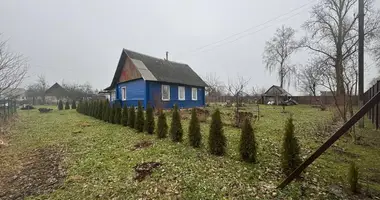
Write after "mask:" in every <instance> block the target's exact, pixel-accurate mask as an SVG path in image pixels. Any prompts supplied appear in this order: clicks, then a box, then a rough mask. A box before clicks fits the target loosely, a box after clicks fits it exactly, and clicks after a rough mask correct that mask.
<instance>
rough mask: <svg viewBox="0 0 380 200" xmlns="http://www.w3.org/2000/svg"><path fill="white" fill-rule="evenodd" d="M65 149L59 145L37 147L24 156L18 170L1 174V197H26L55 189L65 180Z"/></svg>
mask: <svg viewBox="0 0 380 200" xmlns="http://www.w3.org/2000/svg"><path fill="white" fill-rule="evenodd" d="M62 159H63V151H62V150H60V149H58V148H57V147H46V148H40V149H36V150H34V151H32V152H30V153H28V154H26V155H25V156H24V157H23V158H22V163H23V164H22V167H21V168H20V170H18V171H13V172H8V173H3V174H1V176H0V188H1V190H0V199H24V198H25V197H27V196H31V195H41V194H46V193H50V192H52V191H54V190H55V189H56V188H58V187H59V186H60V185H61V184H62V183H63V180H64V177H65V170H64V169H63V168H62V167H61V165H60V164H61V162H62Z"/></svg>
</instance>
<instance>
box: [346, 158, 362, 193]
mask: <svg viewBox="0 0 380 200" xmlns="http://www.w3.org/2000/svg"><path fill="white" fill-rule="evenodd" d="M358 179H359V169H358V167H357V166H356V164H355V163H354V162H351V164H350V168H349V170H348V184H349V185H350V190H351V192H353V193H358V192H359V183H358Z"/></svg>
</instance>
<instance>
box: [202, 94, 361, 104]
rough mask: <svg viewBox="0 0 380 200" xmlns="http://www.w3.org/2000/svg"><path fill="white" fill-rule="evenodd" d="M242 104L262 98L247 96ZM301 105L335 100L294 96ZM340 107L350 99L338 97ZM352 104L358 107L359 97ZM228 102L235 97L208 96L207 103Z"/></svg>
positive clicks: (353, 98)
mask: <svg viewBox="0 0 380 200" xmlns="http://www.w3.org/2000/svg"><path fill="white" fill-rule="evenodd" d="M241 98H242V102H244V103H249V102H255V101H261V96H245V97H241ZM291 98H292V99H294V100H295V101H296V102H297V103H299V104H307V105H320V104H321V103H323V104H325V105H334V104H335V98H334V97H333V96H292V97H291ZM336 98H337V102H338V104H339V105H343V103H344V102H345V99H344V98H349V97H336ZM351 98H352V104H353V105H358V99H359V98H358V96H352V97H351ZM227 101H230V102H233V101H234V97H232V96H206V103H225V102H227Z"/></svg>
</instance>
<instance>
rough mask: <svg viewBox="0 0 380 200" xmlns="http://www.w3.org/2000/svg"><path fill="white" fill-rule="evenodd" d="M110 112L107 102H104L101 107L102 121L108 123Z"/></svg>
mask: <svg viewBox="0 0 380 200" xmlns="http://www.w3.org/2000/svg"><path fill="white" fill-rule="evenodd" d="M109 112H110V102H109V101H108V99H107V100H105V101H104V105H103V121H105V122H108V120H109Z"/></svg>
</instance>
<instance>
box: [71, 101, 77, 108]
mask: <svg viewBox="0 0 380 200" xmlns="http://www.w3.org/2000/svg"><path fill="white" fill-rule="evenodd" d="M71 109H77V104H76V102H75V100H73V102H72V103H71Z"/></svg>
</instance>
